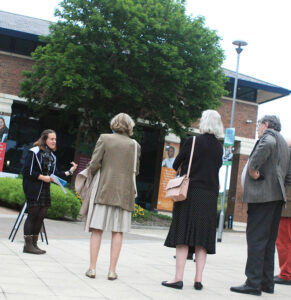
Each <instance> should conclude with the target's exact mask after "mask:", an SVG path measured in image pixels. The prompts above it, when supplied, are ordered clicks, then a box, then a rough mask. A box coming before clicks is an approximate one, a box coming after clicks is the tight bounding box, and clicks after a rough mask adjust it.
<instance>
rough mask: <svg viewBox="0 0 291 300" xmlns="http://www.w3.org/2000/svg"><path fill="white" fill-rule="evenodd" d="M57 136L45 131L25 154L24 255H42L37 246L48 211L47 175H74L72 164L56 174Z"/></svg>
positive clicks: (75, 165)
mask: <svg viewBox="0 0 291 300" xmlns="http://www.w3.org/2000/svg"><path fill="white" fill-rule="evenodd" d="M56 142H57V138H56V133H55V131H54V130H51V129H46V130H44V131H43V132H42V134H41V136H40V138H39V139H38V140H37V141H36V142H35V143H34V144H33V146H34V147H33V148H31V149H30V150H29V151H28V154H27V157H26V161H25V164H24V169H23V190H24V194H25V197H26V202H27V212H28V215H27V218H26V221H25V224H24V241H25V245H24V247H23V252H25V253H32V254H44V253H45V252H46V251H44V250H41V249H39V248H38V246H37V240H38V235H39V232H40V229H41V226H42V222H43V219H44V217H45V216H46V213H47V210H48V208H49V207H50V206H51V198H50V182H51V177H50V175H52V174H54V175H56V176H59V177H63V178H64V177H66V176H69V175H73V173H74V171H75V170H76V168H77V164H75V163H74V162H71V164H72V167H71V168H70V170H69V171H66V172H59V171H58V170H57V168H56V157H55V155H54V154H53V152H54V151H56Z"/></svg>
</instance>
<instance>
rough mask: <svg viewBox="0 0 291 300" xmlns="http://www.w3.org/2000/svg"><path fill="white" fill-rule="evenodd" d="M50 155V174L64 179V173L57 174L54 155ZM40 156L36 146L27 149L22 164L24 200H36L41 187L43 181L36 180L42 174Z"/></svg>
mask: <svg viewBox="0 0 291 300" xmlns="http://www.w3.org/2000/svg"><path fill="white" fill-rule="evenodd" d="M52 155H53V157H54V165H53V172H52V174H54V175H56V176H59V177H62V178H64V177H66V174H65V172H59V171H58V170H57V168H56V161H57V160H56V157H55V155H54V154H52ZM40 156H41V152H40V148H39V147H38V146H37V147H33V148H31V149H29V151H28V154H27V156H26V160H25V163H24V168H23V182H22V185H23V191H24V194H25V196H26V198H30V199H35V200H38V198H39V195H40V192H41V189H42V186H43V181H42V180H38V179H37V178H38V176H39V175H41V174H42V169H41V161H40Z"/></svg>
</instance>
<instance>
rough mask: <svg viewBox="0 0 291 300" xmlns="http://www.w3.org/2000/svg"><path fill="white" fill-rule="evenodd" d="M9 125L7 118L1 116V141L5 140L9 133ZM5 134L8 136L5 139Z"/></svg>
mask: <svg viewBox="0 0 291 300" xmlns="http://www.w3.org/2000/svg"><path fill="white" fill-rule="evenodd" d="M8 130H9V129H8V127H7V126H6V123H5V119H4V118H3V117H0V142H5V140H6V138H7V134H8ZM4 134H6V138H4V140H3V141H2V139H3V136H4Z"/></svg>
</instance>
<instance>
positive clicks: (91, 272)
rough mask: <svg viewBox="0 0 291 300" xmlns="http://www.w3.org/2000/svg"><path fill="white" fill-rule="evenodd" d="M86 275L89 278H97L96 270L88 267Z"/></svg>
mask: <svg viewBox="0 0 291 300" xmlns="http://www.w3.org/2000/svg"><path fill="white" fill-rule="evenodd" d="M85 275H86V276H87V277H89V278H95V277H96V270H94V269H88V271H87V272H86V273H85Z"/></svg>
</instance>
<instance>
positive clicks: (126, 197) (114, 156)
mask: <svg viewBox="0 0 291 300" xmlns="http://www.w3.org/2000/svg"><path fill="white" fill-rule="evenodd" d="M137 146H138V147H137V164H136V175H138V172H139V158H140V145H139V144H138V145H137ZM134 149H135V145H134V141H133V140H132V139H131V138H130V137H128V136H127V135H123V134H119V133H114V134H102V135H101V136H100V138H99V139H98V141H97V143H96V146H95V149H94V152H93V155H92V158H91V161H90V164H89V171H90V172H91V173H92V175H93V176H94V175H95V174H96V172H97V171H98V170H99V169H100V181H99V187H98V191H97V194H96V197H95V203H98V204H105V205H110V206H118V207H120V208H122V209H125V210H127V211H134V199H135V187H134V181H133V170H134Z"/></svg>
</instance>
